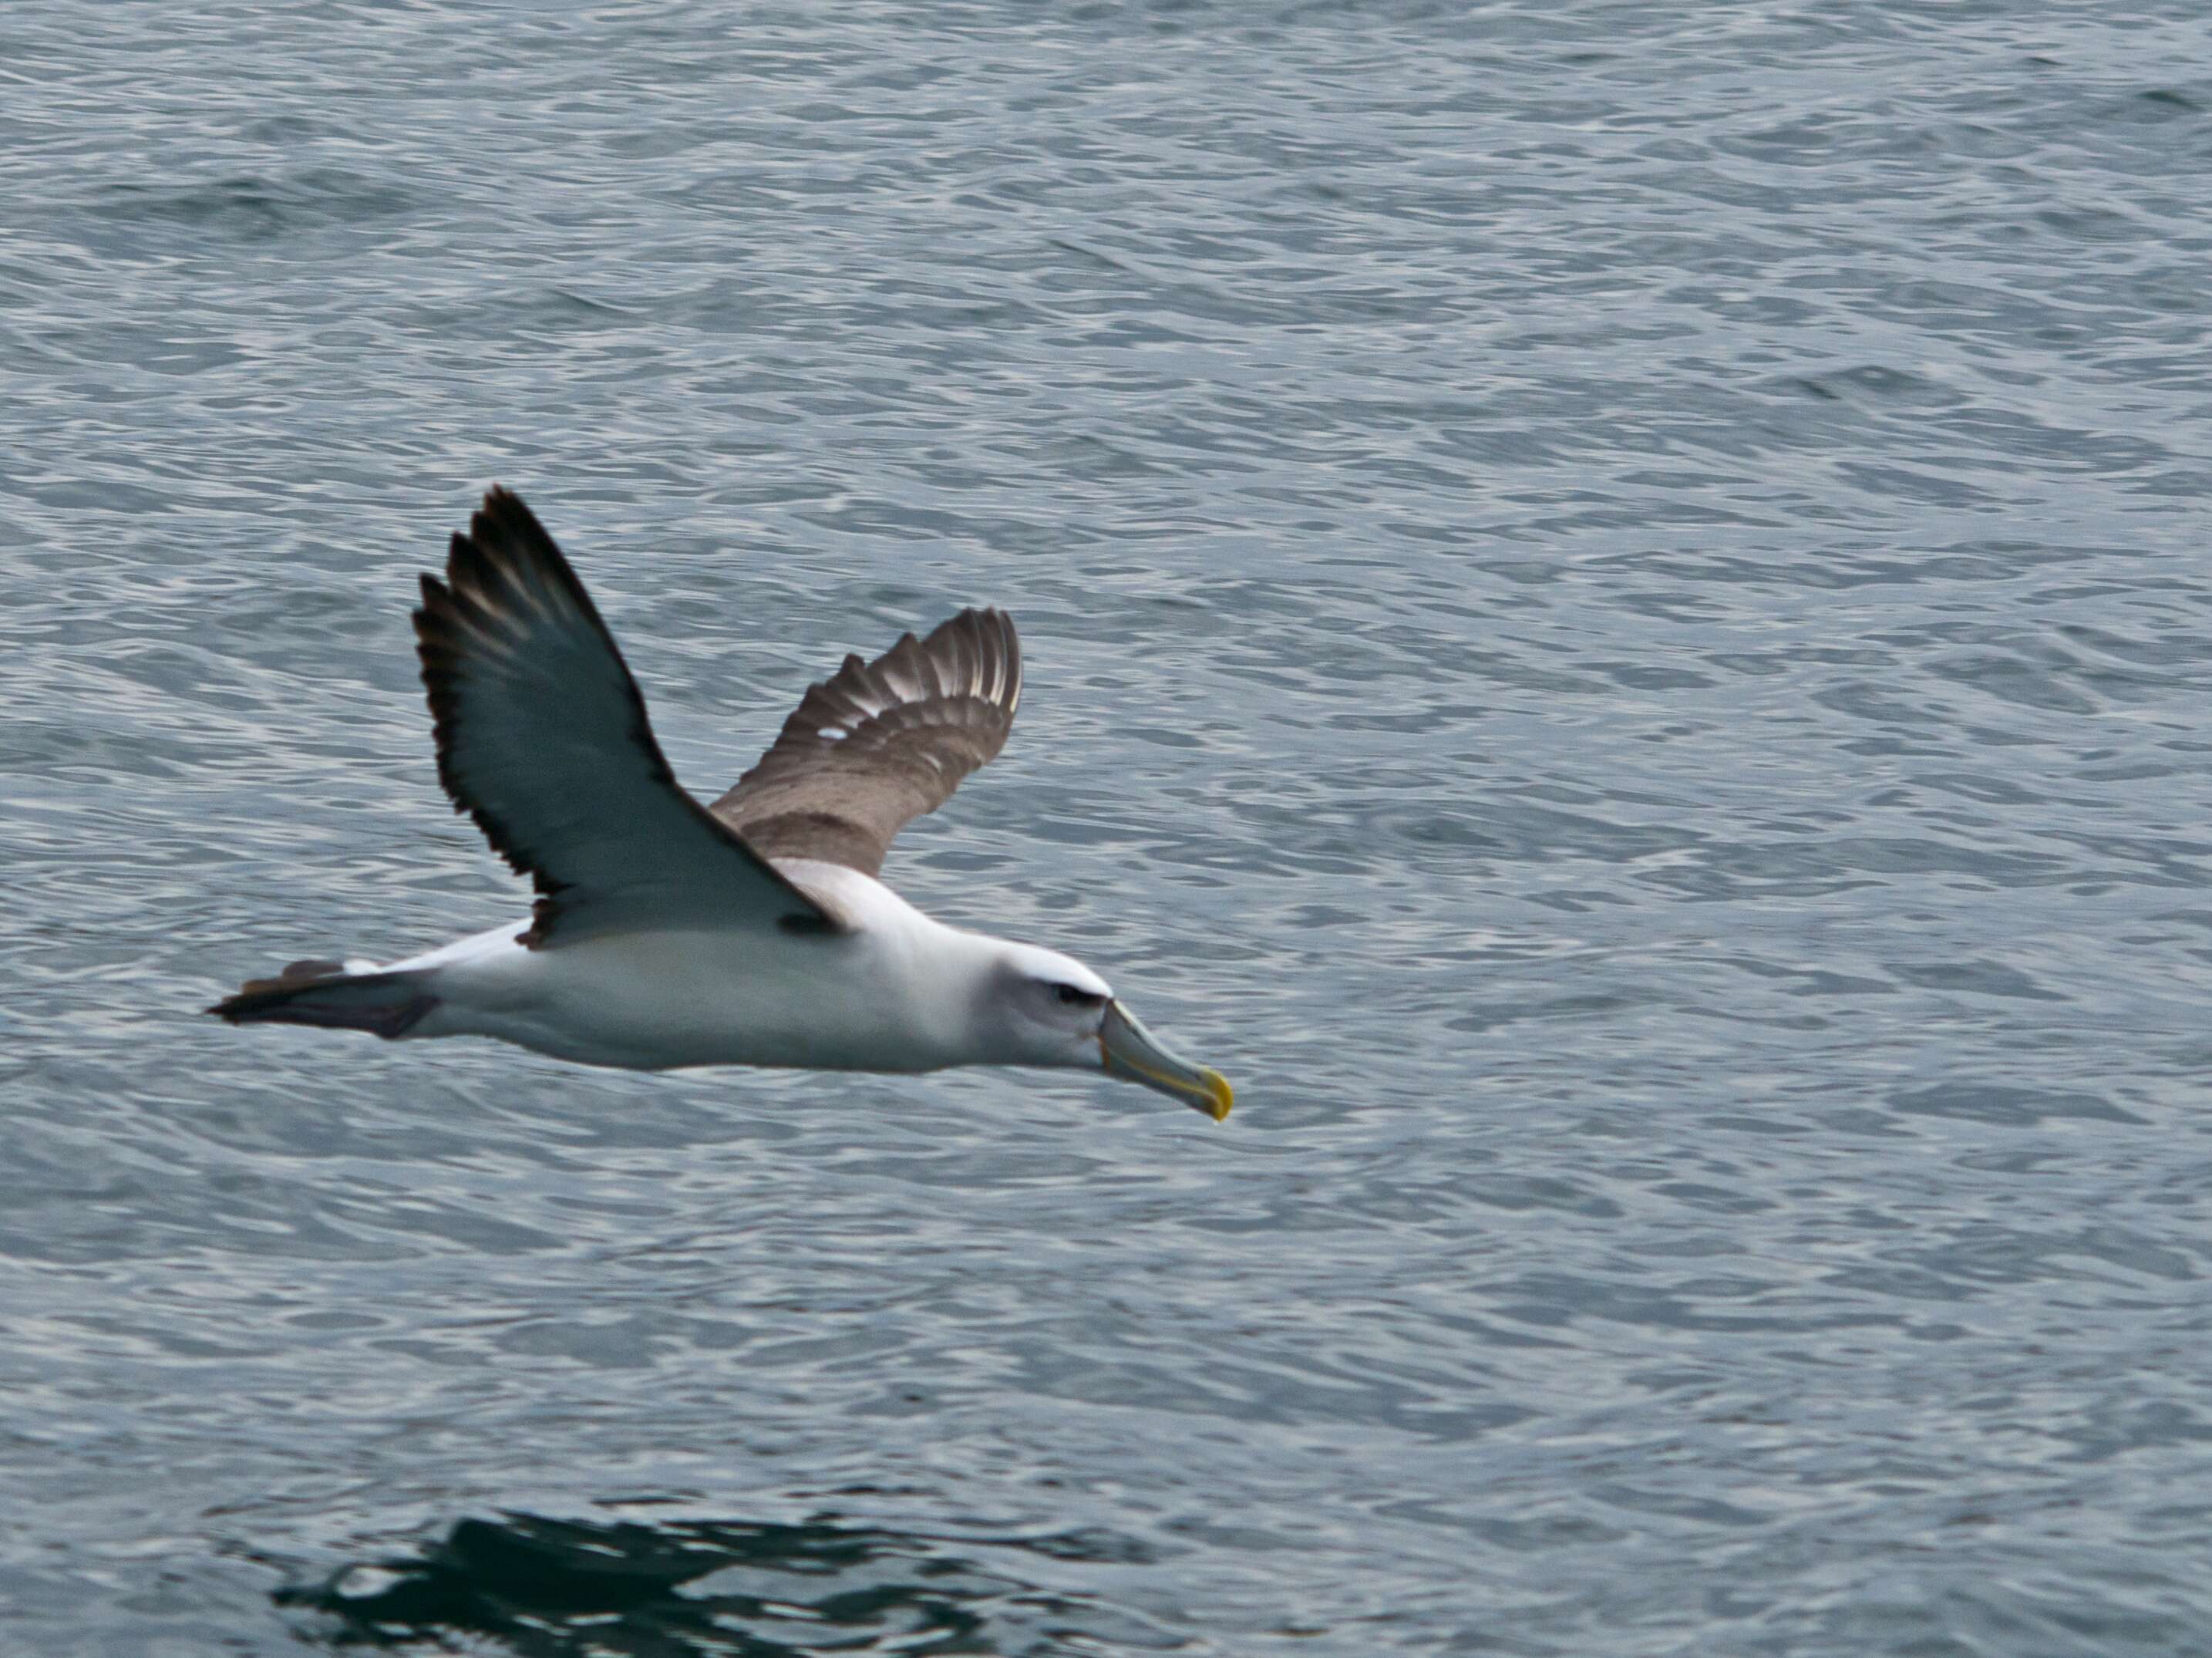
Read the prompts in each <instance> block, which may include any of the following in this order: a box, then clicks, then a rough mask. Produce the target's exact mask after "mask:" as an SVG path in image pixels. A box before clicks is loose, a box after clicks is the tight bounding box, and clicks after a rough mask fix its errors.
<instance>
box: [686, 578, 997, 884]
mask: <svg viewBox="0 0 2212 1658" xmlns="http://www.w3.org/2000/svg"><path fill="white" fill-rule="evenodd" d="M1021 696H1022V648H1021V641H1020V639H1019V638H1018V637H1017V636H1016V634H1015V632H1014V624H1013V621H1012V619H1011V618H1010V617H1008V616H1006V615H1005V614H1004V613H1001V612H999V611H995V610H963V611H962V612H961V613H959V614H958V615H957V616H955V617H954V618H952V619H951V620H950V621H948V622H945V623H943V624H942V625H939V627H938V628H937V630H936V631H934V632H933V633H932V634H931V635H930V636H929V637H927V639H917V638H915V637H914V635H913V634H911V633H908V634H904V635H902V636H901V637H900V639H899V641H898V643H896V644H895V645H893V646H892V647H891V648H890V649H889V650H887V651H885V652H884V654H883V655H880V656H878V657H877V658H876V660H875V661H872V662H864V661H861V660H860V658H859V657H858V656H848V657H846V658H845V661H844V665H843V666H842V667H840V668H839V669H838V670H837V672H836V674H833V675H831V676H830V677H829V679H827V680H823V681H821V682H820V683H818V684H816V685H813V686H809V687H808V688H807V692H806V695H805V698H802V699H801V701H800V702H799V706H798V707H797V708H796V709H795V710H793V712H792V715H791V717H790V718H789V719H787V720H786V721H785V722H784V723H783V730H782V731H781V734H779V735H778V736H777V737H776V740H775V743H774V745H773V746H772V747H770V748H769V751H768V753H765V754H763V755H762V756H761V759H760V763H759V764H758V765H756V766H754V767H753V768H752V770H751V771H748V772H746V773H745V774H744V777H740V778H738V781H737V785H736V786H735V787H734V788H732V789H731V790H730V791H729V793H727V794H726V795H723V796H722V797H721V799H720V800H718V801H716V802H714V807H713V808H712V809H713V811H714V815H715V816H716V817H717V818H719V819H720V820H721V821H722V822H723V823H725V824H726V825H728V826H729V827H730V828H732V830H734V831H736V832H738V833H740V834H742V835H743V836H744V838H745V840H746V841H747V842H748V843H749V844H751V845H752V846H754V847H755V848H757V850H759V851H760V852H762V853H763V855H764V856H769V857H805V858H819V859H822V860H823V861H824V862H826V863H842V864H845V865H847V866H848V867H849V868H852V869H858V870H860V872H861V873H862V874H863V875H875V874H876V873H877V872H878V870H880V869H882V868H883V863H884V852H885V851H886V850H889V848H890V844H891V839H892V838H893V837H894V836H896V834H897V833H898V832H899V829H900V828H901V826H903V825H904V824H905V823H906V822H907V821H908V820H909V819H913V818H917V817H920V816H921V814H923V813H925V812H933V811H935V810H936V809H937V808H939V806H942V805H943V804H944V803H945V801H946V800H948V799H950V798H951V794H952V791H953V790H954V789H957V788H958V787H959V786H960V782H961V779H963V777H967V776H968V774H969V773H970V772H971V771H975V769H976V768H977V767H979V766H981V765H984V764H985V763H986V762H987V761H988V760H989V759H991V757H992V756H993V755H994V754H996V753H998V752H999V750H1000V748H1002V747H1005V746H1006V733H1007V732H1008V731H1009V730H1010V729H1011V728H1012V725H1013V722H1014V710H1015V708H1016V707H1017V705H1018V704H1019V703H1020V701H1021Z"/></svg>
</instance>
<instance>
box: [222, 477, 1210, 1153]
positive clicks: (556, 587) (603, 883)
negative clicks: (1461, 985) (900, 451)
mask: <svg viewBox="0 0 2212 1658" xmlns="http://www.w3.org/2000/svg"><path fill="white" fill-rule="evenodd" d="M415 637H416V647H417V651H418V654H419V655H420V656H421V659H422V681H423V684H424V685H425V686H427V687H428V691H429V697H430V713H431V718H432V722H433V726H434V729H435V736H436V742H437V753H438V777H439V780H440V781H441V783H444V784H445V787H446V792H447V795H450V796H451V797H452V799H453V809H454V810H455V811H456V812H461V813H465V814H467V815H468V816H469V817H471V819H473V820H475V822H476V825H477V828H479V829H480V830H482V831H483V835H484V838H485V839H487V840H489V842H490V843H491V844H492V848H493V850H495V851H496V852H498V853H499V854H500V855H501V856H502V857H504V858H505V859H506V860H507V863H509V864H510V865H511V866H513V869H514V870H515V871H516V873H517V874H519V875H526V876H528V877H529V878H530V880H531V881H532V884H533V885H534V887H535V888H536V893H537V896H536V899H535V902H534V903H533V905H532V909H531V913H530V915H529V917H527V918H526V919H525V920H522V921H520V922H515V923H509V924H508V925H506V926H502V927H495V928H493V929H492V930H490V931H489V932H484V933H478V934H477V935H475V936H472V937H469V938H463V939H459V940H458V941H456V942H453V943H451V944H447V945H446V946H444V947H443V948H440V949H435V950H432V951H429V952H428V953H427V954H422V955H416V956H410V957H409V958H407V959H406V960H401V961H394V962H391V963H389V964H387V965H383V966H379V965H378V964H376V963H374V962H371V961H367V960H348V961H330V960H308V961H295V962H294V963H292V964H291V966H288V967H286V968H284V969H283V971H282V972H279V973H277V974H276V976H275V977H274V978H262V979H256V980H252V981H250V982H248V983H247V984H246V985H245V986H244V988H242V989H241V990H240V991H239V992H238V993H237V994H236V995H235V996H232V997H227V998H226V999H225V1000H223V1001H222V1002H220V1003H216V1006H214V1007H213V1008H210V1009H208V1011H209V1012H210V1013H213V1014H216V1015H220V1016H222V1018H224V1019H226V1020H228V1021H230V1022H231V1023H232V1024H234V1025H253V1024H278V1025H308V1026H314V1027H321V1028H325V1029H336V1030H356V1031H368V1032H372V1033H374V1034H376V1035H378V1036H380V1037H384V1038H386V1039H395V1040H413V1039H418V1038H424V1037H436V1036H489V1037H495V1038H497V1039H501V1040H502V1041H507V1042H513V1043H517V1044H520V1045H521V1046H523V1047H526V1048H531V1049H534V1050H536V1051H538V1052H540V1053H546V1054H551V1055H553V1056H554V1057H556V1058H561V1059H567V1060H574V1061H577V1062H580V1063H581V1064H592V1065H615V1066H622V1067H625V1068H629V1069H632V1070H671V1069H674V1068H677V1067H680V1066H691V1065H764V1066H782V1067H795V1068H799V1069H805V1070H866V1071H930V1070H942V1069H944V1068H945V1067H947V1066H952V1065H1045V1066H1057V1067H1065V1068H1068V1069H1073V1070H1088V1071H1103V1073H1104V1074H1106V1075H1107V1076H1116V1077H1122V1078H1126V1079H1127V1080H1129V1081H1131V1082H1140V1083H1142V1084H1144V1085H1145V1086H1146V1087H1147V1088H1155V1089H1157V1090H1158V1091H1159V1092H1160V1093H1162V1094H1167V1095H1168V1096H1169V1097H1170V1098H1172V1099H1176V1100H1182V1102H1183V1103H1184V1104H1186V1105H1188V1106H1194V1107H1195V1108H1196V1109H1197V1110H1199V1111H1201V1112H1205V1113H1206V1115H1207V1116H1208V1117H1211V1118H1212V1119H1214V1120H1215V1121H1216V1122H1218V1121H1220V1120H1221V1119H1223V1118H1224V1117H1226V1116H1227V1115H1228V1114H1229V1107H1230V1101H1231V1093H1230V1088H1229V1084H1228V1083H1227V1082H1225V1081H1224V1080H1223V1078H1222V1076H1221V1074H1220V1073H1219V1072H1218V1071H1216V1070H1210V1069H1208V1068H1207V1067H1206V1066H1203V1065H1197V1064H1192V1063H1191V1062H1190V1061H1188V1060H1187V1059H1184V1058H1180V1057H1179V1056H1177V1055H1176V1053H1175V1052H1173V1051H1171V1050H1170V1049H1169V1048H1168V1047H1167V1046H1166V1045H1164V1044H1163V1043H1162V1042H1161V1041H1160V1040H1159V1039H1158V1038H1157V1037H1155V1036H1153V1035H1152V1033H1151V1032H1149V1031H1147V1030H1146V1028H1145V1027H1144V1026H1143V1025H1142V1024H1140V1023H1139V1021H1138V1020H1137V1017H1136V1015H1134V1014H1133V1013H1131V1012H1130V1011H1129V1009H1127V1007H1126V1006H1125V1005H1123V1003H1121V1000H1120V999H1119V998H1118V997H1116V996H1115V993H1114V991H1113V989H1112V988H1111V987H1110V986H1109V984H1107V982H1106V981H1105V980H1104V979H1103V978H1101V977H1099V975H1098V974H1097V973H1096V972H1092V971H1091V969H1090V968H1088V967H1086V966H1084V965H1083V964H1082V963H1081V962H1079V961H1077V960H1073V958H1072V957H1069V956H1066V955H1062V954H1060V953H1059V952H1058V951H1055V950H1048V949H1045V948H1042V947H1041V946H1038V945H1035V944H1021V943H1015V942H1011V941H1008V940H1006V939H1000V938H993V937H989V936H986V935H983V934H981V933H975V932H968V931H963V930H961V929H958V928H955V927H949V926H946V925H945V924H944V923H941V922H938V921H934V920H933V919H931V918H930V917H927V916H926V915H924V914H922V913H921V911H919V910H917V909H915V907H914V906H913V905H910V904H908V902H907V901H906V900H905V899H902V898H900V897H899V896H898V894H897V893H894V892H892V891H891V890H890V887H886V886H884V884H883V883H882V882H881V881H878V879H877V875H878V871H879V870H880V869H882V867H883V861H884V852H885V851H886V850H888V849H889V847H890V842H891V839H892V837H893V836H895V835H896V834H897V832H898V831H899V829H900V827H901V826H902V825H903V824H905V823H906V822H907V821H908V820H909V819H911V818H915V817H919V816H920V815H921V814H923V813H925V812H930V811H933V810H935V809H936V808H938V807H939V806H941V805H943V804H944V803H945V801H946V799H947V798H949V797H950V796H951V793H952V791H953V789H955V788H957V786H958V785H959V783H960V781H961V779H962V778H963V777H966V776H968V774H969V772H971V771H975V769H976V768H977V767H978V766H981V765H983V764H984V763H985V762H986V761H987V760H989V759H991V757H992V756H993V755H994V754H996V753H998V752H999V750H1000V747H1003V746H1004V744H1005V742H1006V733H1007V731H1008V729H1009V728H1011V727H1012V724H1013V719H1014V710H1015V708H1016V706H1017V705H1018V704H1019V703H1020V701H1021V694H1022V657H1021V645H1020V643H1019V641H1018V639H1017V638H1016V637H1015V634H1014V625H1013V623H1012V620H1011V619H1009V618H1008V617H1006V615H1005V614H1004V613H1001V612H1000V611H996V610H990V609H981V610H963V611H962V612H961V613H959V614H958V615H957V616H955V617H953V618H952V619H951V620H950V621H948V622H945V623H944V624H943V625H940V626H939V627H938V628H937V629H936V630H935V631H933V632H932V633H931V634H930V635H929V636H928V637H927V638H922V639H917V638H916V637H915V636H914V635H913V634H911V633H908V634H906V635H904V636H902V637H901V638H900V639H899V641H898V643H896V644H894V645H893V646H892V647H891V648H890V649H889V650H887V651H885V652H884V654H883V655H880V656H878V657H877V658H876V659H875V661H872V662H869V661H861V659H860V657H858V656H856V655H855V656H848V657H846V658H845V661H844V664H843V666H842V667H840V668H839V669H838V670H837V672H836V674H832V675H831V676H830V677H829V679H827V680H822V681H821V682H819V683H818V684H816V685H814V686H810V687H809V688H808V690H807V692H806V695H805V698H802V699H801V700H800V702H799V706H798V708H797V709H795V710H793V712H792V715H791V716H790V717H789V718H788V719H787V720H786V721H785V722H784V723H783V729H782V731H781V733H780V734H779V735H777V737H776V740H775V742H774V743H773V744H771V745H770V746H769V750H768V752H767V753H765V754H763V755H762V756H761V759H760V762H759V764H757V765H755V766H754V767H753V768H752V770H750V771H747V772H746V773H745V774H744V776H743V777H740V778H738V782H737V784H736V786H735V787H734V788H732V789H730V791H729V792H728V793H727V794H726V795H723V796H722V797H721V798H720V800H717V801H716V802H714V804H713V805H712V806H703V805H702V804H701V803H700V802H698V801H697V800H696V798H694V797H693V796H692V795H690V794H689V793H687V792H686V791H685V790H684V788H683V787H682V785H680V784H679V783H678V782H677V781H676V777H675V774H674V773H673V772H672V771H670V769H669V765H668V762H667V760H666V759H664V758H663V757H662V755H661V752H660V745H659V743H658V742H657V741H655V740H654V738H653V726H652V723H651V722H650V721H648V720H647V717H646V711H645V699H644V698H643V697H642V696H641V694H640V693H639V692H638V688H637V682H636V680H634V679H632V678H631V677H630V672H629V667H628V665H627V664H625V663H624V661H623V655H622V652H621V651H620V650H618V649H616V646H615V642H614V638H613V636H612V635H611V634H610V633H609V632H608V631H607V627H606V625H605V623H604V622H602V621H601V620H600V619H599V610H598V608H597V607H595V606H594V605H593V604H592V600H591V597H590V595H589V594H586V592H585V591H584V586H583V583H582V582H580V581H579V580H577V578H576V574H575V572H574V570H572V569H570V568H569V565H568V560H567V558H564V557H562V552H561V550H560V549H559V548H558V547H557V546H555V545H554V543H553V538H552V537H551V536H550V535H548V534H547V533H545V531H544V528H543V527H541V526H540V525H539V523H538V520H537V518H536V517H535V516H534V515H532V513H531V511H530V509H529V508H527V507H526V506H525V505H524V504H523V503H522V501H521V498H520V497H518V496H516V495H514V494H513V493H512V492H510V491H507V490H505V489H501V488H497V487H495V488H493V489H492V490H491V491H489V493H488V494H487V495H486V496H485V497H484V501H483V507H482V509H479V510H478V511H477V513H476V514H475V515H474V516H473V517H472V518H471V521H470V524H469V528H468V532H467V533H465V534H462V533H455V534H454V536H453V545H452V548H451V552H450V553H449V556H448V558H447V564H446V574H445V578H444V579H443V580H442V581H441V580H440V579H439V578H438V577H436V576H430V575H428V574H425V575H424V576H423V577H422V608H421V609H419V610H417V611H416V613H415Z"/></svg>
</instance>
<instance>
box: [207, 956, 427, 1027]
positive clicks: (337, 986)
mask: <svg viewBox="0 0 2212 1658" xmlns="http://www.w3.org/2000/svg"><path fill="white" fill-rule="evenodd" d="M424 979H425V975H423V974H422V973H419V972H362V973H356V972H347V971H346V969H345V967H344V966H343V964H342V963H339V962H336V961H295V962H294V963H293V964H292V965H291V966H289V967H287V968H285V969H284V971H283V972H280V973H278V974H277V975H276V978H253V979H248V980H247V981H246V984H243V985H242V986H240V989H239V992H238V994H237V995H236V996H231V997H224V998H223V999H222V1001H220V1002H218V1003H216V1004H215V1006H213V1007H212V1008H210V1009H208V1011H209V1012H210V1013H211V1014H215V1015H219V1016H220V1017H222V1018H224V1019H227V1020H228V1021H230V1022H231V1023H232V1024H234V1025H313V1026H316V1027H319V1028H320V1029H323V1030H338V1031H373V1032H374V1033H376V1034H377V1035H379V1036H382V1037H387V1038H388V1037H396V1036H404V1035H406V1034H407V1033H408V1032H409V1031H410V1030H412V1029H414V1027H416V1024H417V1023H419V1022H420V1021H421V1020H422V1016H423V1015H425V1014H427V1013H428V1012H429V1011H430V1009H433V1008H435V1007H436V1006H437V1005H438V998H437V997H435V996H433V995H431V994H430V992H429V991H428V988H427V987H426V985H425V983H424Z"/></svg>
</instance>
